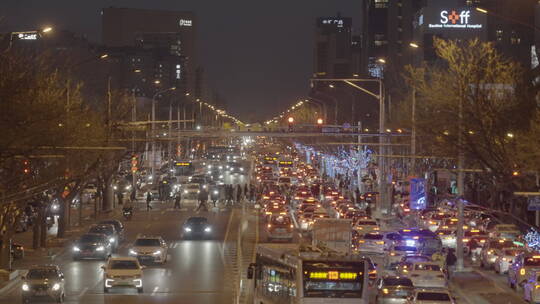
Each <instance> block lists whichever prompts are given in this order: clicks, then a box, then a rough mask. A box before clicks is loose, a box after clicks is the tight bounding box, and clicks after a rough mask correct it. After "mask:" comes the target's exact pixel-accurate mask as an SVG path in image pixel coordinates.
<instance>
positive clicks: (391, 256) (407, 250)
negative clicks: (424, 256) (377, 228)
mask: <svg viewBox="0 0 540 304" xmlns="http://www.w3.org/2000/svg"><path fill="white" fill-rule="evenodd" d="M417 254H418V248H416V247H414V246H402V245H392V246H391V247H390V250H389V251H388V255H386V256H385V259H384V264H385V266H386V267H387V268H388V269H395V268H396V267H397V265H398V264H399V262H400V261H401V259H402V258H403V257H404V256H407V255H417Z"/></svg>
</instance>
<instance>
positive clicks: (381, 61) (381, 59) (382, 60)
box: [377, 58, 386, 64]
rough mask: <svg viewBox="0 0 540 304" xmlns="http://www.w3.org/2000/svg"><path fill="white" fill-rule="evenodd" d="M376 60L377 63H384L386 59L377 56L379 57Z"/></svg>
mask: <svg viewBox="0 0 540 304" xmlns="http://www.w3.org/2000/svg"><path fill="white" fill-rule="evenodd" d="M377 62H378V63H382V64H385V63H386V60H385V59H384V58H379V59H377Z"/></svg>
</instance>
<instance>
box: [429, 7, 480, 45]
mask: <svg viewBox="0 0 540 304" xmlns="http://www.w3.org/2000/svg"><path fill="white" fill-rule="evenodd" d="M486 22H487V18H486V14H483V13H481V12H478V11H476V10H475V9H474V8H471V7H453V6H445V5H432V6H427V7H425V8H424V9H423V13H422V15H421V16H420V17H419V25H421V26H422V27H423V29H424V33H430V34H436V35H440V36H442V37H444V38H449V39H454V38H455V39H457V38H459V39H464V38H465V39H474V38H479V39H482V40H485V39H486V32H487V29H486V27H487V23H486Z"/></svg>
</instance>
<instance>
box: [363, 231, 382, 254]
mask: <svg viewBox="0 0 540 304" xmlns="http://www.w3.org/2000/svg"><path fill="white" fill-rule="evenodd" d="M357 248H358V251H360V252H369V253H378V254H384V253H385V251H384V234H380V233H375V232H374V233H366V234H364V235H361V236H360V237H359V238H358V246H357Z"/></svg>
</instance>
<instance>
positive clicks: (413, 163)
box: [411, 87, 416, 176]
mask: <svg viewBox="0 0 540 304" xmlns="http://www.w3.org/2000/svg"><path fill="white" fill-rule="evenodd" d="M411 116H412V117H411V120H412V131H411V155H412V158H411V173H412V175H413V176H414V175H415V174H416V88H414V87H413V91H412V115H411Z"/></svg>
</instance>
